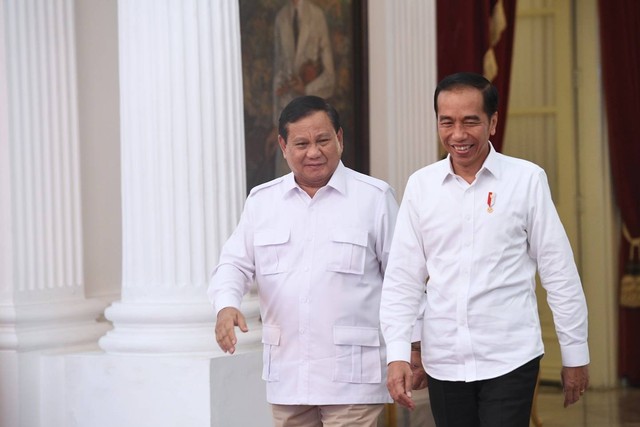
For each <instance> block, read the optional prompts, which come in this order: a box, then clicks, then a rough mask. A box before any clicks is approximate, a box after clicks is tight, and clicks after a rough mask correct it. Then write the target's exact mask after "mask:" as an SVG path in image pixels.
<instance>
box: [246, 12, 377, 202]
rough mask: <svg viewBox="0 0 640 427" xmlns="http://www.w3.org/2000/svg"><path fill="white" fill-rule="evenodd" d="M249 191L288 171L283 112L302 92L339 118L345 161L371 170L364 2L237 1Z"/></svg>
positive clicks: (349, 164)
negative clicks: (280, 141)
mask: <svg viewBox="0 0 640 427" xmlns="http://www.w3.org/2000/svg"><path fill="white" fill-rule="evenodd" d="M239 6H240V37H241V46H242V76H243V92H244V95H243V97H244V127H245V149H246V150H245V152H246V170H247V177H246V178H247V192H249V191H250V189H251V188H253V187H254V186H256V185H259V184H261V183H263V182H267V181H269V180H271V179H273V178H276V177H278V176H282V175H284V174H286V173H289V168H288V166H287V164H286V161H285V159H284V158H283V155H282V151H281V149H280V147H279V145H278V118H279V115H280V111H281V110H282V108H284V107H285V106H286V105H287V104H288V103H289V102H290V101H291V100H292V99H293V98H295V97H297V96H301V95H303V94H307V95H316V96H320V97H322V98H325V99H326V100H327V101H328V102H329V103H330V104H331V105H333V106H334V107H335V108H336V110H337V111H338V113H339V115H340V121H341V125H342V128H343V135H344V152H343V154H342V161H343V162H344V164H345V166H347V167H351V168H353V169H355V170H358V171H360V172H363V173H369V170H368V169H369V150H368V147H369V141H368V140H369V133H368V129H369V121H368V120H369V118H368V87H367V85H368V74H367V71H368V70H367V60H368V58H367V25H366V17H367V15H366V0H360V1H358V0H239Z"/></svg>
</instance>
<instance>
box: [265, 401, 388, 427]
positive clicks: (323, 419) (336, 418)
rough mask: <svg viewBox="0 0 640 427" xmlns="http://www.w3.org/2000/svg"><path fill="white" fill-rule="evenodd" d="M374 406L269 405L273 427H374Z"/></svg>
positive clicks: (376, 409)
mask: <svg viewBox="0 0 640 427" xmlns="http://www.w3.org/2000/svg"><path fill="white" fill-rule="evenodd" d="M383 409H384V405H383V404H376V405H319V406H314V405H271V410H272V412H273V420H274V421H275V427H349V426H353V427H376V426H377V425H378V417H379V416H380V413H382V410H383Z"/></svg>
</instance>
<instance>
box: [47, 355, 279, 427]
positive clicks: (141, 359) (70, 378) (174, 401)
mask: <svg viewBox="0 0 640 427" xmlns="http://www.w3.org/2000/svg"><path fill="white" fill-rule="evenodd" d="M62 357H63V359H58V360H57V361H56V359H55V356H53V357H52V358H51V360H50V361H49V362H47V363H61V362H62V363H63V364H64V371H65V375H64V378H65V382H64V384H59V385H58V387H59V388H60V390H58V391H56V390H55V389H53V388H52V389H50V390H46V392H47V393H46V394H45V397H46V399H49V398H50V396H53V397H54V398H55V397H56V396H64V398H63V401H60V402H59V403H58V405H55V406H56V407H58V408H64V410H58V411H57V412H56V413H51V414H44V415H45V416H44V417H43V419H44V420H45V421H44V422H43V424H42V427H58V426H63V425H78V426H92V427H113V426H118V427H139V426H154V427H175V426H189V427H234V426H237V427H241V426H242V427H246V426H252V427H263V426H264V427H271V426H273V422H272V418H271V410H270V408H269V405H268V404H267V403H266V393H265V384H264V382H263V381H262V379H261V372H262V352H260V351H253V352H246V353H244V354H238V355H234V356H222V357H215V358H205V357H197V356H137V355H110V354H104V353H101V352H100V353H98V352H96V353H82V354H75V355H67V356H62ZM47 395H49V396H47ZM51 406H52V407H53V406H54V405H51Z"/></svg>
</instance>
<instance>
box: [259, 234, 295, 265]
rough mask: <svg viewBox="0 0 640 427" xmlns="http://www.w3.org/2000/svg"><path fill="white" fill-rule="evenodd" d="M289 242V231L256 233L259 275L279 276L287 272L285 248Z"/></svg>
mask: <svg viewBox="0 0 640 427" xmlns="http://www.w3.org/2000/svg"><path fill="white" fill-rule="evenodd" d="M288 242H289V230H287V229H270V230H262V231H258V232H256V234H255V235H254V238H253V246H254V253H255V257H256V270H257V271H256V272H257V273H258V274H262V275H267V274H277V273H284V272H285V271H287V269H288V266H287V263H286V258H285V247H286V246H287V243H288Z"/></svg>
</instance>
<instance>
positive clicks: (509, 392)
mask: <svg viewBox="0 0 640 427" xmlns="http://www.w3.org/2000/svg"><path fill="white" fill-rule="evenodd" d="M540 359H541V357H537V358H535V359H533V360H532V361H530V362H528V363H526V364H524V365H522V366H521V367H519V368H517V369H515V370H514V371H512V372H509V373H508V374H505V375H502V376H500V377H497V378H492V379H489V380H481V381H474V382H464V381H440V380H437V379H435V378H432V377H431V376H428V381H429V399H430V401H431V411H432V412H433V418H434V420H435V422H436V426H438V427H529V417H530V416H531V404H532V402H533V392H534V390H535V387H536V381H537V378H538V371H539V370H540Z"/></svg>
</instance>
